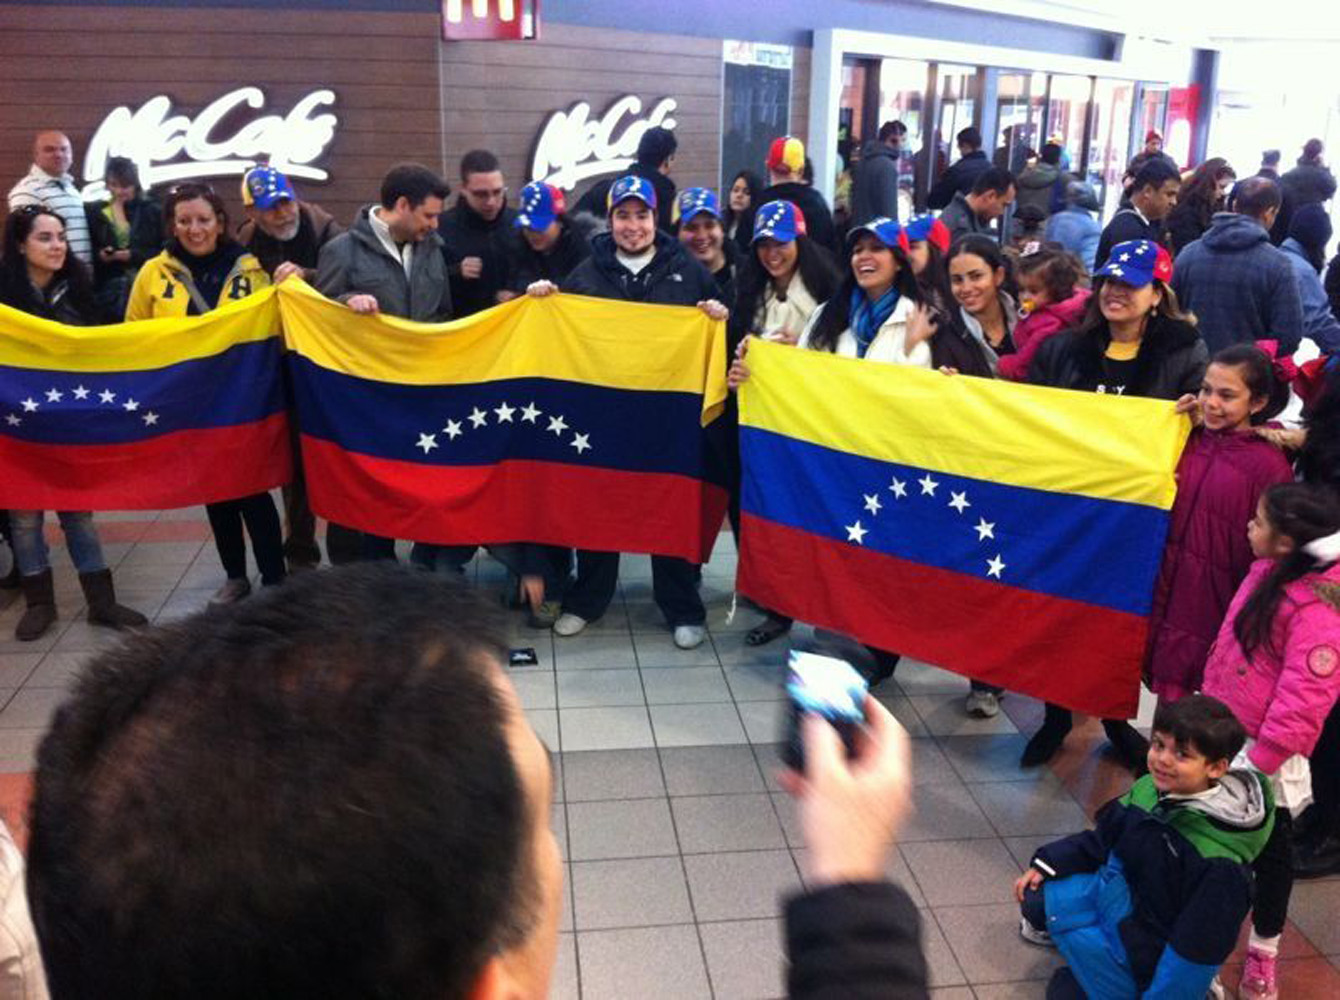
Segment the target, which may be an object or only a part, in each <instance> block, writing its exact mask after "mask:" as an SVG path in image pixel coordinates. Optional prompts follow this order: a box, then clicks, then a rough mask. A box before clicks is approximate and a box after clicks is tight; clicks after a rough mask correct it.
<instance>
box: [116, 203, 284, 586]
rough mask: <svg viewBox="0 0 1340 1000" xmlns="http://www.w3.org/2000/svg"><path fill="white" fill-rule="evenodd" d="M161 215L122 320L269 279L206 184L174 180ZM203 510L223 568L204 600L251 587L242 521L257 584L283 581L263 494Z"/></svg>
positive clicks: (218, 297) (178, 310)
mask: <svg viewBox="0 0 1340 1000" xmlns="http://www.w3.org/2000/svg"><path fill="white" fill-rule="evenodd" d="M163 215H164V218H165V219H166V224H167V227H168V231H169V232H170V233H171V239H170V240H169V241H168V243H167V246H166V247H164V249H163V251H162V252H161V253H160V254H158V256H156V257H154V258H152V259H151V260H149V261H147V262H146V263H145V265H144V267H142V268H141V269H140V272H139V275H138V276H137V277H136V278H135V285H134V287H133V288H132V289H131V292H130V304H129V305H128V306H127V307H126V319H127V320H136V319H149V318H150V317H154V316H201V315H204V314H205V313H207V312H210V311H211V310H213V309H216V308H218V307H219V306H220V305H223V304H224V303H226V302H234V301H236V300H238V299H244V298H246V297H247V296H248V295H252V294H253V293H255V292H259V291H260V290H261V289H262V288H265V287H266V286H268V285H269V284H270V277H269V275H268V274H266V273H265V269H264V268H262V267H261V264H260V261H258V260H257V259H256V258H255V257H254V256H252V255H251V254H249V253H247V251H246V249H245V248H244V247H243V246H242V245H241V244H240V243H238V242H237V240H235V239H233V238H232V236H231V235H229V233H228V213H227V211H226V209H225V208H224V204H223V199H222V198H220V197H219V196H218V194H216V193H215V191H214V189H213V188H211V187H209V186H208V185H206V184H182V185H180V186H179V187H177V188H175V189H174V190H173V191H172V193H171V194H170V195H168V198H167V201H166V203H165V204H164V206H163ZM205 512H206V513H207V514H208V515H209V526H210V528H211V529H212V530H213V532H214V544H215V546H216V547H217V548H218V550H219V559H220V561H221V562H222V563H223V569H224V572H225V573H226V574H227V580H225V582H224V584H223V586H222V587H220V588H219V590H218V592H217V593H215V595H214V597H213V598H212V599H211V603H214V604H231V603H233V602H234V601H240V600H241V599H242V598H244V597H246V596H247V595H248V594H249V593H251V581H250V579H248V577H247V548H246V539H245V536H244V535H243V531H242V529H243V525H244V524H245V525H246V533H247V534H248V535H250V536H251V545H252V548H253V550H254V552H255V556H256V563H257V565H258V566H259V568H260V571H261V583H262V584H263V585H264V586H274V585H277V584H279V583H281V582H283V579H284V574H285V567H284V543H283V532H282V530H281V528H280V524H279V512H278V511H277V510H276V509H275V503H274V498H273V497H271V496H270V494H269V493H256V494H254V495H252V496H249V497H240V498H238V499H236V500H224V501H220V502H219V503H211V504H206V505H205Z"/></svg>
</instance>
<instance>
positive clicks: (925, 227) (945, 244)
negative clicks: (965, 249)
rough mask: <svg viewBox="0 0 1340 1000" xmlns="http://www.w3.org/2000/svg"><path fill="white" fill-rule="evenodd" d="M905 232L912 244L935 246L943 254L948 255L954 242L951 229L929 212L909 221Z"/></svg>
mask: <svg viewBox="0 0 1340 1000" xmlns="http://www.w3.org/2000/svg"><path fill="white" fill-rule="evenodd" d="M903 232H905V233H906V234H907V238H908V240H910V241H911V242H913V243H931V244H934V245H935V246H937V247H939V248H940V252H941V253H948V252H949V244H950V243H951V242H952V241H953V234H952V233H951V232H950V231H949V227H948V226H946V225H945V224H944V223H943V222H941V221H940V220H939V219H937V218H936V217H935V216H933V215H931V214H930V213H929V212H927V213H926V214H925V215H918V216H915V217H914V218H911V219H908V220H907V225H906V226H904V227H903Z"/></svg>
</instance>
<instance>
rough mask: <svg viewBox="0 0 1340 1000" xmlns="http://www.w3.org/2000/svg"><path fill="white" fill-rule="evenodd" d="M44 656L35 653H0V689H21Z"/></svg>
mask: <svg viewBox="0 0 1340 1000" xmlns="http://www.w3.org/2000/svg"><path fill="white" fill-rule="evenodd" d="M45 656H46V654H45V653H37V652H33V653H0V687H7V688H18V687H22V686H23V684H24V682H25V681H27V680H28V678H29V677H31V676H32V674H33V672H34V671H35V670H36V669H37V666H38V664H39V663H41V662H42V659H43V658H44V657H45Z"/></svg>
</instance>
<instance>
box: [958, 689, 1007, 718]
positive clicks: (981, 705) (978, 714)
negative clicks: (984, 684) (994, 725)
mask: <svg viewBox="0 0 1340 1000" xmlns="http://www.w3.org/2000/svg"><path fill="white" fill-rule="evenodd" d="M963 707H964V708H965V709H967V712H968V714H969V715H971V716H973V717H974V718H978V719H990V718H993V717H994V716H997V715H999V714H1000V698H998V697H997V696H996V695H994V694H992V693H991V692H990V691H969V692H968V700H967V701H966V702H964V704H963Z"/></svg>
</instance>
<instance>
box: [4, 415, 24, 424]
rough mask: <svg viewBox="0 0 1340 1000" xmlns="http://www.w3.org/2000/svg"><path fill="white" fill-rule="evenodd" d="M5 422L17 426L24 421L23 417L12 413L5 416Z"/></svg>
mask: <svg viewBox="0 0 1340 1000" xmlns="http://www.w3.org/2000/svg"><path fill="white" fill-rule="evenodd" d="M5 423H7V424H9V426H10V427H17V426H19V424H21V423H23V418H22V417H19V416H16V415H15V414H13V413H11V414H10V415H9V416H7V417H5Z"/></svg>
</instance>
